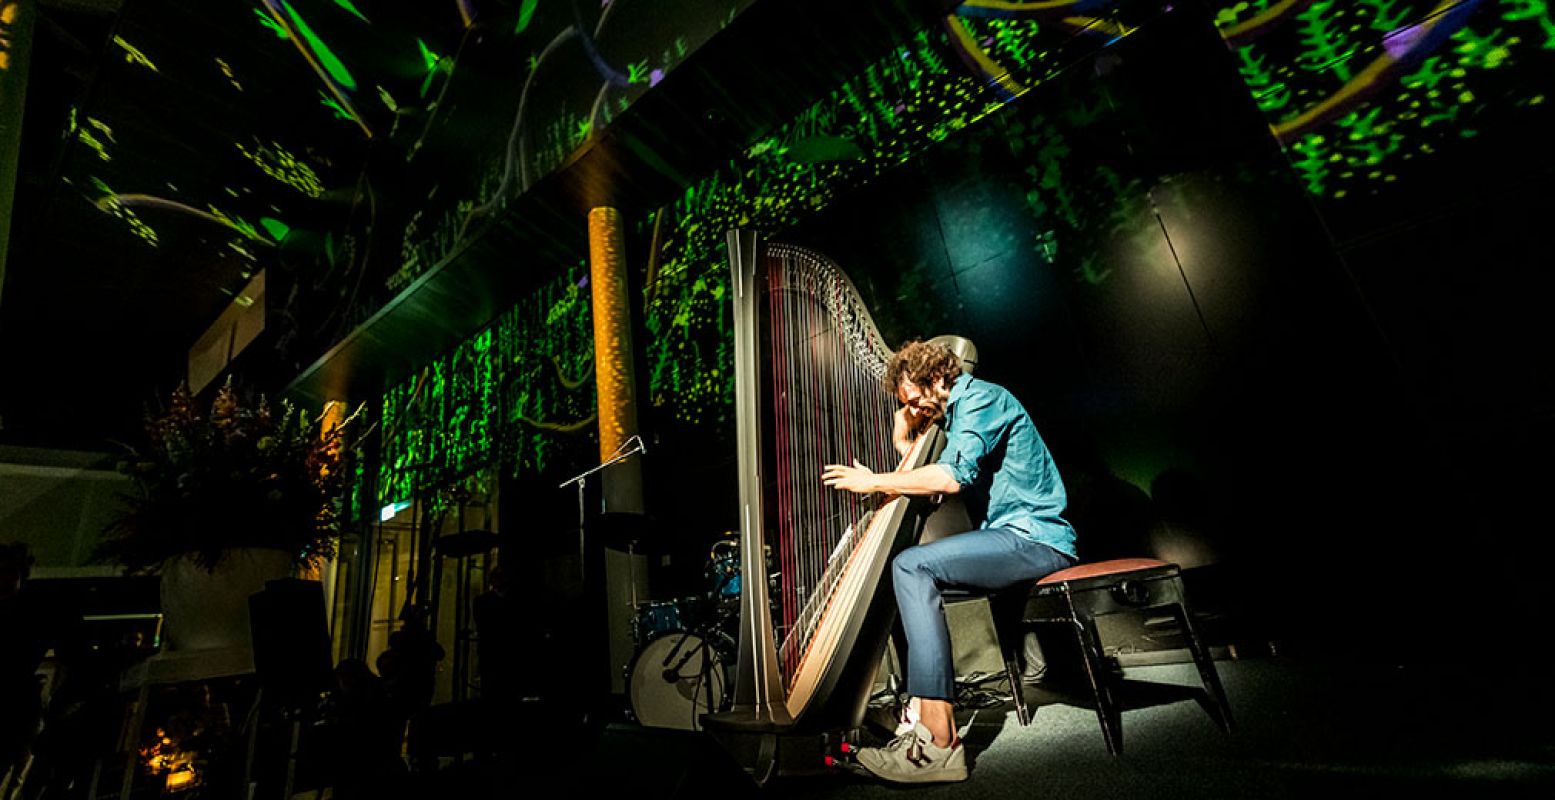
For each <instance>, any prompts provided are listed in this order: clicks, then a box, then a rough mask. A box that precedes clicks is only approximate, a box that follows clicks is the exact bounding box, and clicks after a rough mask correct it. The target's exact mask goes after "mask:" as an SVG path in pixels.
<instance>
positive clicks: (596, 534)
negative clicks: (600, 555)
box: [588, 511, 670, 555]
mask: <svg viewBox="0 0 1555 800" xmlns="http://www.w3.org/2000/svg"><path fill="white" fill-rule="evenodd" d="M588 534H589V535H590V536H592V537H593V538H594V539H595V541H597V542H598V543H599V544H600V545H603V546H604V547H608V548H610V549H612V550H627V549H630V550H631V551H632V552H634V553H644V554H654V555H663V554H665V553H668V552H669V547H670V536H669V533H668V532H667V531H665V530H664V528H663V527H662V526H661V525H659V523H658V522H657V521H656V520H654V519H653V518H652V517H650V516H648V515H646V514H638V513H634V512H630V511H607V512H605V513H603V514H600V515H599V516H597V517H595V518H594V520H593V521H592V522H591V523H590V524H589V526H588Z"/></svg>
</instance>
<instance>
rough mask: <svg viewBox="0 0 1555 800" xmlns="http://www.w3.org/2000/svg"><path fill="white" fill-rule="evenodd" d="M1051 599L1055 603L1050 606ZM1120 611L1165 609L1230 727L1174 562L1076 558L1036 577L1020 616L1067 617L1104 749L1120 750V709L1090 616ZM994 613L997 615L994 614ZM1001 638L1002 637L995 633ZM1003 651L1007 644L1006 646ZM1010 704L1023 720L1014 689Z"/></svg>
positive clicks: (1038, 619)
mask: <svg viewBox="0 0 1555 800" xmlns="http://www.w3.org/2000/svg"><path fill="white" fill-rule="evenodd" d="M1055 601H1057V605H1058V606H1059V609H1057V610H1055V609H1054V606H1055ZM1120 611H1159V612H1164V613H1167V614H1170V615H1171V616H1172V617H1173V618H1174V619H1175V620H1176V621H1177V625H1178V626H1179V627H1180V629H1181V630H1182V633H1183V636H1184V638H1186V639H1187V644H1188V652H1189V653H1191V654H1192V656H1193V663H1194V664H1195V665H1196V666H1197V667H1198V669H1199V678H1200V680H1202V681H1203V683H1204V690H1205V693H1206V694H1207V695H1208V699H1209V704H1208V708H1207V710H1209V711H1210V713H1211V716H1213V717H1215V718H1216V719H1215V721H1216V722H1217V723H1218V724H1219V725H1220V727H1221V729H1222V730H1225V731H1230V730H1231V706H1230V704H1229V703H1227V702H1226V692H1225V689H1224V688H1223V687H1222V686H1221V684H1220V675H1219V673H1217V672H1216V671H1215V662H1214V659H1213V658H1211V657H1210V654H1209V648H1208V647H1206V646H1205V645H1204V643H1203V642H1202V641H1200V640H1199V636H1198V633H1197V632H1196V631H1195V630H1194V628H1193V620H1192V615H1191V614H1190V613H1189V610H1188V602H1187V600H1186V599H1185V598H1184V594H1183V588H1182V576H1181V571H1180V570H1179V569H1178V567H1177V565H1176V564H1168V563H1166V562H1165V561H1157V560H1155V559H1152V558H1123V559H1117V560H1114V561H1100V562H1096V563H1094V564H1080V565H1078V566H1074V567H1070V568H1069V569H1064V570H1059V571H1058V572H1055V573H1053V574H1051V575H1048V576H1047V577H1045V578H1043V579H1041V580H1039V581H1037V584H1036V588H1035V589H1033V590H1032V592H1031V594H1030V597H1029V601H1028V602H1027V604H1026V606H1025V614H1024V615H1023V617H1024V618H1023V620H1022V621H1023V622H1024V623H1025V624H1027V625H1031V624H1037V623H1068V625H1069V626H1070V628H1071V630H1073V631H1074V632H1075V636H1076V638H1077V639H1078V640H1079V644H1080V652H1081V654H1082V657H1083V659H1084V662H1085V674H1086V678H1088V679H1089V681H1090V686H1091V691H1092V693H1093V694H1094V695H1095V699H1096V718H1097V720H1098V721H1099V722H1100V723H1101V730H1102V735H1103V736H1105V737H1106V740H1107V752H1109V753H1112V754H1113V755H1116V754H1118V753H1120V752H1122V751H1123V725H1122V721H1123V720H1122V712H1123V709H1122V707H1121V706H1120V705H1119V703H1118V687H1117V686H1116V685H1115V683H1116V681H1115V678H1114V676H1113V672H1112V670H1110V669H1109V668H1108V664H1107V660H1106V653H1105V651H1104V650H1103V649H1102V641H1101V634H1100V633H1099V632H1098V631H1097V628H1096V619H1097V618H1098V617H1103V616H1106V615H1108V614H1115V613H1118V612H1120ZM996 618H997V617H996ZM1000 639H1001V643H1003V641H1004V639H1005V637H1004V636H1003V635H1001V637H1000ZM1006 652H1007V653H1008V652H1009V651H1008V647H1007V646H1006ZM1011 679H1012V683H1011V686H1012V687H1018V686H1019V684H1018V683H1017V682H1016V681H1018V680H1019V675H1017V674H1015V673H1014V672H1012V673H1011ZM1015 695H1016V698H1017V701H1016V710H1017V713H1019V715H1020V717H1021V722H1022V723H1023V724H1024V723H1025V722H1026V720H1027V719H1028V715H1027V714H1026V713H1025V708H1024V705H1025V704H1024V703H1023V702H1021V701H1020V700H1019V698H1020V691H1019V689H1018V688H1016V692H1015Z"/></svg>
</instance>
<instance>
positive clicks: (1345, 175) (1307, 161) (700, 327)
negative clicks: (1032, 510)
mask: <svg viewBox="0 0 1555 800" xmlns="http://www.w3.org/2000/svg"><path fill="white" fill-rule="evenodd" d="M1479 5H1480V4H1479V3H1476V2H1472V1H1471V2H1465V3H1445V4H1444V3H1440V2H1409V1H1408V0H1370V1H1367V0H1362V1H1361V2H1357V3H1354V4H1343V3H1336V2H1325V1H1323V0H1318V1H1316V2H1311V1H1308V2H1301V1H1300V0H1295V1H1292V2H1280V1H1279V0H1251V2H1245V3H1237V4H1234V5H1230V6H1227V7H1225V8H1223V9H1222V10H1221V11H1220V13H1219V18H1218V22H1219V24H1220V25H1221V26H1222V33H1223V34H1224V35H1226V37H1227V40H1228V42H1230V43H1231V44H1232V45H1234V46H1235V48H1236V49H1235V52H1236V56H1237V58H1238V59H1239V62H1240V64H1241V67H1242V69H1241V72H1242V76H1243V77H1244V79H1245V80H1246V82H1247V85H1248V87H1249V89H1250V91H1251V92H1252V93H1253V97H1254V99H1255V100H1256V101H1257V102H1258V103H1259V105H1260V107H1261V108H1262V109H1263V110H1264V111H1265V113H1267V114H1268V115H1269V116H1270V120H1271V130H1272V132H1273V134H1274V135H1276V136H1277V137H1280V138H1282V139H1283V140H1284V141H1285V142H1286V143H1287V146H1288V147H1289V148H1290V149H1291V152H1292V153H1293V154H1296V156H1295V158H1294V159H1293V160H1295V161H1296V166H1297V169H1298V170H1299V171H1301V173H1302V175H1303V177H1304V178H1305V179H1306V182H1307V187H1308V190H1309V191H1311V192H1313V193H1315V194H1324V195H1328V196H1333V197H1339V198H1342V197H1344V196H1346V193H1349V192H1356V191H1359V190H1361V189H1363V188H1364V189H1367V190H1369V191H1376V190H1378V189H1380V188H1381V187H1384V186H1386V185H1387V184H1389V183H1390V182H1391V180H1390V176H1392V175H1393V170H1394V169H1396V164H1397V163H1398V162H1407V161H1410V160H1415V159H1423V158H1425V157H1426V156H1430V155H1432V154H1433V153H1436V152H1437V151H1439V150H1440V149H1441V148H1443V147H1446V146H1448V145H1449V144H1450V142H1451V141H1453V140H1462V139H1466V138H1472V137H1473V136H1475V135H1476V131H1475V129H1474V127H1473V125H1472V124H1471V123H1472V121H1473V119H1474V118H1475V116H1476V114H1478V113H1479V111H1480V110H1481V109H1482V108H1483V106H1484V105H1485V104H1486V103H1488V102H1489V100H1488V99H1487V98H1488V97H1489V95H1488V94H1487V93H1486V92H1484V91H1482V90H1481V88H1480V87H1481V81H1482V80H1483V78H1484V76H1485V75H1486V74H1487V73H1492V72H1494V71H1497V70H1502V71H1507V70H1506V68H1508V67H1514V66H1515V67H1517V68H1518V70H1520V71H1524V72H1526V71H1527V70H1528V69H1529V67H1528V66H1527V65H1528V64H1529V63H1531V62H1532V61H1533V60H1534V59H1536V58H1539V57H1542V56H1539V55H1535V53H1536V52H1537V51H1544V52H1547V51H1549V50H1550V49H1555V45H1552V43H1555V38H1552V36H1551V35H1550V34H1551V31H1552V30H1555V28H1552V27H1551V25H1550V21H1549V14H1548V11H1547V8H1546V7H1545V6H1544V5H1543V4H1540V3H1528V2H1502V3H1487V4H1485V8H1484V9H1481V10H1480V13H1479V15H1478V16H1474V15H1473V14H1471V13H1470V12H1473V11H1475V10H1476V9H1477V8H1478V6H1479ZM1088 8H1089V10H1090V14H1091V15H1092V16H1090V17H1089V18H1083V19H1077V18H1075V17H1072V16H1066V17H1062V18H1053V17H1051V16H1049V17H1048V18H1040V17H1037V16H1035V15H1033V14H1029V13H1025V12H1021V11H1011V10H1010V8H1009V6H1008V4H997V3H992V2H990V3H988V4H986V5H977V4H968V5H967V6H965V7H963V9H962V12H963V14H962V16H960V17H959V18H954V19H951V20H947V21H946V22H945V24H943V25H942V26H940V27H938V28H935V29H930V30H925V31H923V32H921V33H920V34H919V35H918V36H917V37H916V39H915V40H914V41H913V42H912V43H911V44H910V46H907V47H904V48H902V49H900V50H898V51H896V52H893V53H890V54H888V55H886V56H885V57H883V58H881V59H880V60H878V61H877V62H875V63H874V64H873V65H871V66H870V67H869V68H868V69H866V70H865V71H864V72H863V73H862V74H860V75H857V76H855V77H854V78H853V79H851V80H849V81H847V82H845V83H844V84H842V85H841V86H839V87H838V88H837V89H836V90H834V91H833V92H831V93H830V94H829V95H828V96H826V97H825V98H822V99H821V100H819V101H818V102H816V103H814V104H813V105H811V106H810V107H809V108H807V109H806V110H805V111H804V112H802V113H801V114H799V115H798V116H797V117H796V118H794V119H793V120H792V121H790V122H789V123H788V124H786V125H784V126H782V127H781V128H779V129H778V130H776V131H774V132H773V133H772V134H771V135H768V136H766V137H764V138H762V139H761V140H759V141H756V142H754V143H753V144H752V145H751V146H750V147H749V148H748V149H747V150H746V152H745V153H744V154H743V155H742V157H740V158H739V159H736V160H735V161H733V162H731V163H730V164H728V165H727V166H726V167H724V168H722V169H720V170H719V171H717V172H716V173H715V174H713V175H710V176H708V177H707V178H706V179H704V180H701V181H699V182H697V183H696V184H694V185H692V186H691V187H689V188H688V189H687V190H686V191H685V192H684V194H683V195H682V196H681V197H680V198H678V199H677V200H676V201H675V202H674V203H672V204H670V205H668V206H666V207H665V208H663V209H661V210H660V211H659V212H658V213H657V214H656V215H654V216H653V217H650V218H649V219H645V220H642V221H640V222H639V223H638V224H639V231H640V233H642V234H643V235H644V238H645V239H646V238H649V234H650V233H651V231H650V230H649V228H652V227H655V226H656V227H657V229H658V233H657V236H656V237H654V238H656V239H657V240H658V241H659V242H660V246H659V249H658V253H657V256H658V257H657V259H656V261H655V266H654V272H653V273H652V274H650V275H649V279H648V283H647V287H646V289H645V296H644V302H645V306H646V324H647V327H648V332H649V338H648V347H647V351H648V359H649V363H648V365H647V366H648V368H649V376H648V383H649V392H650V401H651V402H652V403H653V404H655V405H656V406H659V407H660V408H662V409H664V410H666V411H667V412H668V413H669V414H670V415H671V416H672V417H673V418H674V419H676V420H678V421H680V422H683V423H688V424H696V425H705V426H708V427H707V429H709V430H714V431H727V430H728V429H730V428H731V427H732V419H731V418H730V415H731V413H732V411H731V409H732V392H733V387H732V379H731V374H732V373H731V369H732V364H731V359H732V356H731V352H730V346H731V341H730V340H731V337H730V334H729V324H730V319H729V316H728V314H729V311H728V291H729V288H728V283H727V280H728V279H727V275H726V271H727V268H726V264H725V255H724V247H725V244H724V234H725V231H727V230H728V229H729V228H731V227H735V226H753V227H757V228H760V229H764V230H781V229H784V228H787V227H789V226H792V225H793V224H795V223H796V222H798V221H800V220H802V219H803V218H805V217H806V216H807V215H808V214H811V213H814V212H815V211H817V210H818V209H821V208H823V207H825V206H826V205H827V204H828V203H830V202H831V201H832V200H833V199H834V198H835V197H836V196H838V195H839V194H840V193H842V192H846V191H848V190H850V189H852V188H854V187H858V186H860V185H862V184H864V183H867V182H868V181H870V180H871V179H873V178H875V177H876V176H878V175H880V174H882V173H883V172H884V171H886V170H888V169H891V168H892V167H894V166H897V165H899V164H902V163H903V162H905V161H907V160H909V159H911V158H914V157H915V156H917V155H918V154H920V153H922V152H923V151H924V150H926V149H927V148H929V147H933V146H935V145H936V144H937V143H939V142H943V141H945V140H947V139H949V138H950V137H951V136H952V135H953V134H955V133H956V132H957V131H960V130H963V129H965V128H967V127H969V126H972V125H975V124H977V123H978V122H980V121H982V120H983V119H984V118H985V117H988V116H989V115H990V114H992V113H993V112H995V111H997V110H999V109H1001V108H1003V107H1005V106H1006V104H1007V103H1008V102H1009V101H1010V100H1012V99H1014V98H1015V97H1018V96H1020V95H1021V94H1022V93H1024V92H1025V91H1027V90H1029V89H1030V88H1031V87H1033V86H1035V85H1038V84H1040V83H1042V82H1043V81H1044V80H1046V79H1048V78H1050V77H1052V76H1053V75H1055V74H1057V73H1058V72H1059V71H1061V70H1062V69H1064V68H1065V67H1066V66H1068V65H1070V64H1073V63H1075V62H1076V60H1077V59H1078V57H1079V54H1084V53H1094V52H1095V51H1096V50H1097V49H1099V48H1101V47H1104V46H1106V45H1107V44H1109V43H1110V42H1111V41H1114V40H1115V39H1116V37H1118V36H1120V35H1123V34H1126V33H1127V32H1128V31H1129V30H1131V29H1132V23H1134V22H1136V21H1134V20H1124V19H1120V18H1119V17H1118V15H1115V14H1112V15H1100V16H1098V13H1099V12H1097V11H1096V4H1094V3H1093V4H1090V5H1089V6H1088ZM1071 10H1072V9H1071ZM1492 10H1493V11H1492ZM1282 37H1283V38H1282ZM1282 43H1283V44H1282ZM1390 50H1391V52H1390ZM1379 59H1392V60H1391V61H1379ZM1400 65H1402V66H1400ZM1517 102H1519V103H1522V104H1525V105H1538V104H1541V103H1543V102H1544V96H1543V95H1542V94H1541V93H1540V91H1539V90H1538V89H1537V88H1529V89H1528V90H1527V91H1526V93H1525V95H1524V96H1522V97H1520V98H1519V99H1518V100H1517ZM1106 113H1107V110H1106V109H1105V108H1104V107H1103V104H1102V102H1101V101H1100V100H1098V98H1096V97H1094V96H1089V95H1087V96H1083V97H1082V96H1074V97H1065V98H1063V102H1058V103H1055V104H1053V105H1052V107H1051V108H1040V109H1037V108H1033V109H1026V110H1024V111H1023V112H1022V113H1021V114H1019V115H1015V116H1010V117H1008V118H1006V116H1005V115H1000V116H999V117H997V120H998V123H997V127H995V128H992V129H990V130H987V131H984V132H981V133H980V134H979V136H978V137H971V138H958V139H957V140H956V141H955V142H954V143H953V144H952V145H951V146H952V147H972V148H975V147H977V146H978V144H977V140H978V139H979V138H982V137H988V136H996V137H999V138H1000V139H1002V140H1003V142H1004V143H1005V144H1006V145H1007V146H1008V148H1009V150H1010V152H1011V153H1012V155H1014V156H1015V158H1016V167H1015V168H1016V169H1018V170H1019V171H1020V173H1021V176H1022V177H1021V180H1022V182H1023V184H1024V186H1025V204H1026V208H1027V210H1028V211H1029V213H1030V215H1031V218H1032V219H1033V220H1034V221H1035V223H1036V225H1035V228H1036V230H1037V233H1036V235H1035V237H1034V239H1033V241H1032V242H1031V246H1032V247H1033V248H1034V249H1035V250H1036V251H1037V252H1038V253H1039V254H1040V256H1041V257H1042V258H1043V259H1044V260H1045V261H1046V262H1048V263H1054V264H1058V265H1060V266H1062V267H1063V268H1065V269H1067V270H1068V271H1070V273H1071V274H1072V276H1073V278H1074V279H1075V280H1077V281H1080V282H1083V283H1090V284H1099V283H1102V282H1104V281H1106V280H1107V279H1108V278H1109V272H1108V267H1106V266H1104V264H1103V261H1102V260H1101V258H1100V256H1099V251H1100V247H1099V244H1100V243H1101V242H1103V241H1111V242H1122V243H1123V244H1124V246H1129V245H1128V243H1129V242H1130V241H1135V242H1138V243H1139V247H1141V248H1143V247H1145V246H1147V244H1148V243H1146V242H1145V240H1146V239H1150V240H1151V241H1154V240H1153V239H1152V238H1151V237H1157V236H1158V231H1156V230H1154V229H1153V228H1151V227H1150V226H1149V225H1145V224H1144V222H1142V221H1146V222H1148V221H1149V220H1150V219H1151V216H1150V215H1149V214H1148V213H1147V212H1148V208H1147V207H1146V206H1147V204H1148V202H1149V200H1148V192H1147V189H1148V186H1147V184H1146V182H1145V179H1144V177H1143V176H1140V175H1133V174H1130V173H1129V171H1128V167H1127V165H1126V163H1123V162H1121V161H1120V162H1119V163H1118V164H1117V165H1116V166H1114V165H1112V164H1110V163H1108V162H1107V159H1105V158H1096V157H1094V153H1092V154H1091V156H1090V157H1077V156H1078V155H1080V154H1081V153H1082V152H1083V151H1087V150H1092V149H1094V146H1095V145H1094V141H1093V140H1094V138H1095V137H1094V136H1093V131H1091V128H1092V126H1094V125H1097V124H1098V123H1099V122H1104V121H1105V119H1104V118H1105V116H1106ZM558 135H559V134H558ZM1098 163H1100V164H1101V166H1099V167H1098V166H1097V164H1098ZM558 285H560V284H558ZM550 297H551V298H552V299H551V300H548V301H546V302H549V303H553V304H554V303H556V302H558V301H565V300H566V298H564V297H560V296H556V295H550ZM548 316H549V315H548ZM562 318H566V319H572V318H573V317H571V316H567V315H562ZM586 340H587V337H586V336H585V335H582V334H579V335H578V336H577V338H576V342H577V343H578V344H577V346H578V347H582V348H587V346H588V345H587V343H586ZM534 363H535V362H531V366H530V367H529V369H531V370H534V369H537V367H535V366H534ZM562 372H564V371H563V370H558V372H557V380H556V381H555V385H558V386H564V385H565V382H564V381H563V380H562V374H561V373H562ZM534 377H535V375H534V374H531V375H530V379H531V380H533V379H534ZM576 399H577V396H576V395H572V394H567V393H554V394H533V395H532V396H529V397H528V398H526V401H525V402H531V403H534V404H535V405H533V406H530V408H532V409H533V412H532V413H533V414H535V415H538V417H539V418H543V419H544V420H550V419H556V418H562V417H568V418H577V416H578V414H580V413H581V412H582V409H583V408H585V406H565V408H568V409H571V410H572V411H573V412H574V413H573V414H572V415H569V414H567V413H561V412H563V409H564V406H561V405H557V404H558V403H571V402H573V401H574V400H576ZM535 421H538V420H536V419H530V418H529V417H527V416H526V415H518V414H513V413H509V414H508V415H507V416H506V418H505V419H503V420H502V421H501V423H502V425H505V426H507V427H509V428H513V427H515V426H517V427H518V428H520V429H522V430H525V431H527V433H524V434H522V435H520V436H518V437H517V438H518V439H519V440H522V443H521V444H520V445H518V449H519V450H521V451H523V452H527V453H530V454H531V455H530V456H529V457H527V458H526V460H524V461H523V462H522V463H521V464H520V466H519V469H536V468H541V467H543V465H544V458H545V454H546V453H547V452H553V451H547V450H546V447H548V446H551V445H554V444H555V443H556V441H557V440H556V438H555V435H556V434H558V433H560V431H559V430H557V429H556V428H555V427H554V426H550V427H548V426H547V425H540V426H536V425H534V424H533V423H534V422H535ZM524 448H527V450H526V449H524Z"/></svg>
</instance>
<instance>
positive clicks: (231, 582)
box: [162, 547, 297, 653]
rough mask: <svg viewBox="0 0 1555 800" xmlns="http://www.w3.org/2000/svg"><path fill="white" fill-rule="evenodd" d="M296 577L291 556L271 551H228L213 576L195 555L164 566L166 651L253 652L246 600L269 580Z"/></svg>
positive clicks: (182, 557)
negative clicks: (197, 562) (223, 650)
mask: <svg viewBox="0 0 1555 800" xmlns="http://www.w3.org/2000/svg"><path fill="white" fill-rule="evenodd" d="M296 574H297V565H296V562H295V561H294V560H293V559H292V556H291V554H290V553H287V552H285V551H283V550H271V549H267V548H258V547H253V548H234V549H232V550H228V551H227V553H226V555H225V556H224V557H223V558H222V559H221V562H220V563H218V564H217V565H216V570H215V572H207V571H205V569H204V568H202V567H201V566H200V565H198V564H196V563H195V561H194V559H193V558H192V557H191V556H187V555H184V556H177V557H175V558H171V559H168V560H167V561H165V562H163V564H162V615H163V620H162V637H163V649H164V650H170V651H176V652H180V653H184V652H190V651H199V650H217V649H233V648H236V649H241V650H243V651H247V652H252V651H253V646H252V644H251V643H250V641H251V640H250V637H249V628H248V596H249V595H251V594H253V593H255V592H257V591H260V590H261V589H263V588H265V582H266V581H272V580H276V579H279V578H289V577H293V576H295V575H296Z"/></svg>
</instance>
